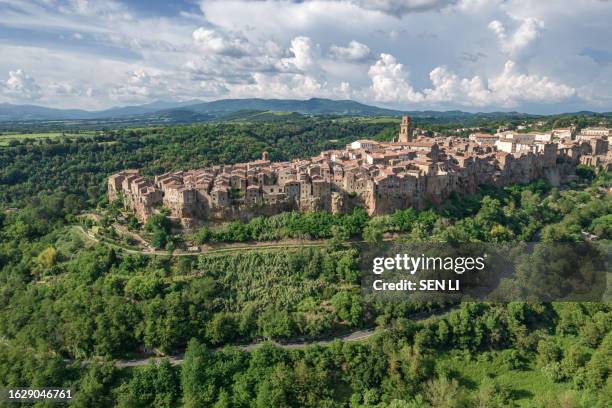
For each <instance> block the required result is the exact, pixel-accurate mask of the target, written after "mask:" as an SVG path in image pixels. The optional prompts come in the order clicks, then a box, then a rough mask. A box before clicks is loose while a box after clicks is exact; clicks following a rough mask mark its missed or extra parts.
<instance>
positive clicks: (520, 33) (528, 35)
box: [489, 18, 544, 58]
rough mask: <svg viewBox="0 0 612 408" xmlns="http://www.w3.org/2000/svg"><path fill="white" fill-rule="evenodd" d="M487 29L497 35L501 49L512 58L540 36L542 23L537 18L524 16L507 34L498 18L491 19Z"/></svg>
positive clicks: (542, 27)
mask: <svg viewBox="0 0 612 408" xmlns="http://www.w3.org/2000/svg"><path fill="white" fill-rule="evenodd" d="M489 29H490V30H491V31H493V32H494V33H495V35H496V36H497V39H498V40H499V42H500V44H501V46H502V50H503V51H504V52H506V53H507V54H509V55H510V56H511V57H512V58H516V57H517V56H518V55H519V54H520V53H521V52H523V51H525V50H526V49H528V47H529V46H530V45H532V44H534V43H535V42H536V41H537V40H538V39H539V38H540V36H541V35H542V30H543V29H544V23H543V22H542V21H540V20H538V19H537V18H526V19H524V20H522V21H521V22H520V24H519V26H518V28H517V29H516V31H515V32H514V33H513V34H512V35H508V32H507V30H506V27H505V26H504V24H503V23H502V22H501V21H499V20H493V21H491V22H490V23H489Z"/></svg>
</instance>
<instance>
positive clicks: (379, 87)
mask: <svg viewBox="0 0 612 408" xmlns="http://www.w3.org/2000/svg"><path fill="white" fill-rule="evenodd" d="M369 75H370V79H371V81H372V84H371V86H370V88H369V95H370V96H371V98H373V99H374V100H376V101H380V102H388V103H402V102H408V103H422V104H424V105H432V106H436V105H439V104H444V103H453V104H456V105H460V106H470V107H484V106H496V105H497V106H502V107H505V108H511V107H516V106H518V105H519V104H521V103H534V102H535V103H557V102H563V101H566V100H568V99H570V98H572V97H574V96H575V95H576V90H575V89H574V88H572V87H570V86H567V85H565V84H561V83H558V82H555V81H552V80H550V79H549V78H547V77H546V76H538V75H530V74H526V73H520V72H518V70H517V68H516V64H515V63H514V62H513V61H507V62H506V63H505V64H504V68H503V70H502V72H501V73H500V74H499V75H497V76H495V77H492V78H490V79H488V80H486V79H483V78H481V77H480V76H474V77H472V78H461V77H459V76H458V75H457V74H455V73H453V72H451V71H450V70H449V69H448V68H447V67H445V66H440V67H436V68H434V69H433V70H432V71H431V72H430V73H429V79H430V80H431V83H432V85H433V86H432V87H431V88H426V89H423V90H422V91H418V90H415V89H414V87H413V86H412V85H411V84H410V82H409V81H408V79H407V73H406V72H404V67H403V65H402V64H400V63H398V62H397V60H396V59H395V57H393V56H392V55H390V54H381V56H380V59H379V60H378V61H377V62H376V64H374V65H372V66H371V67H370V71H369Z"/></svg>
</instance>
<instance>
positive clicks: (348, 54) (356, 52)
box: [329, 40, 371, 62]
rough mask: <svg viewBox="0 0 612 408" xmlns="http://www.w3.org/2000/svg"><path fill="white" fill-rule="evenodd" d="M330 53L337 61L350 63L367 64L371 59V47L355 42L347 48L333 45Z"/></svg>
mask: <svg viewBox="0 0 612 408" xmlns="http://www.w3.org/2000/svg"><path fill="white" fill-rule="evenodd" d="M329 53H330V55H331V56H332V57H333V58H335V59H337V60H342V61H349V62H365V61H367V60H369V59H370V57H371V53H370V47H368V46H367V45H365V44H362V43H360V42H357V41H355V40H353V41H351V42H350V43H349V44H348V46H346V47H341V46H339V45H335V44H332V45H331V46H330V47H329Z"/></svg>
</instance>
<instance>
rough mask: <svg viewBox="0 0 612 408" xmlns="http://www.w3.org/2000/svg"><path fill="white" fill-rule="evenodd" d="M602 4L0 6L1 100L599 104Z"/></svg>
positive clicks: (609, 27) (605, 10) (272, 0)
mask: <svg viewBox="0 0 612 408" xmlns="http://www.w3.org/2000/svg"><path fill="white" fill-rule="evenodd" d="M611 19H612V1H609V0H582V1H578V2H572V3H571V5H570V3H568V2H567V1H565V0H539V1H532V0H303V1H290V0H201V1H197V0H193V1H192V0H181V1H162V0H150V1H120V0H113V1H102V0H99V1H88V0H31V1H23V0H0V56H1V58H0V102H10V103H31V104H37V105H44V106H51V107H60V108H84V109H102V108H107V107H110V106H117V105H127V104H140V103H147V102H151V101H154V100H190V99H201V100H212V99H221V98H245V97H263V98H299V99H303V98H310V97H326V98H333V99H353V100H357V101H361V102H365V103H372V104H376V105H379V106H388V107H393V108H400V109H406V110H408V109H410V110H413V109H438V110H446V109H462V110H466V111H493V110H518V111H524V112H533V113H553V112H564V111H576V110H583V109H590V110H596V111H612V43H611V42H610V41H609V39H610V38H612V24H610V21H611Z"/></svg>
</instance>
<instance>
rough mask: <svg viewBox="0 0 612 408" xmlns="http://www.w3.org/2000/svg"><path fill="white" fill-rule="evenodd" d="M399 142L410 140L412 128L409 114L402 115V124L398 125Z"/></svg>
mask: <svg viewBox="0 0 612 408" xmlns="http://www.w3.org/2000/svg"><path fill="white" fill-rule="evenodd" d="M397 141H398V142H400V143H408V142H410V141H412V129H410V116H407V115H406V116H402V124H401V125H400V132H399V137H398V139H397Z"/></svg>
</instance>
